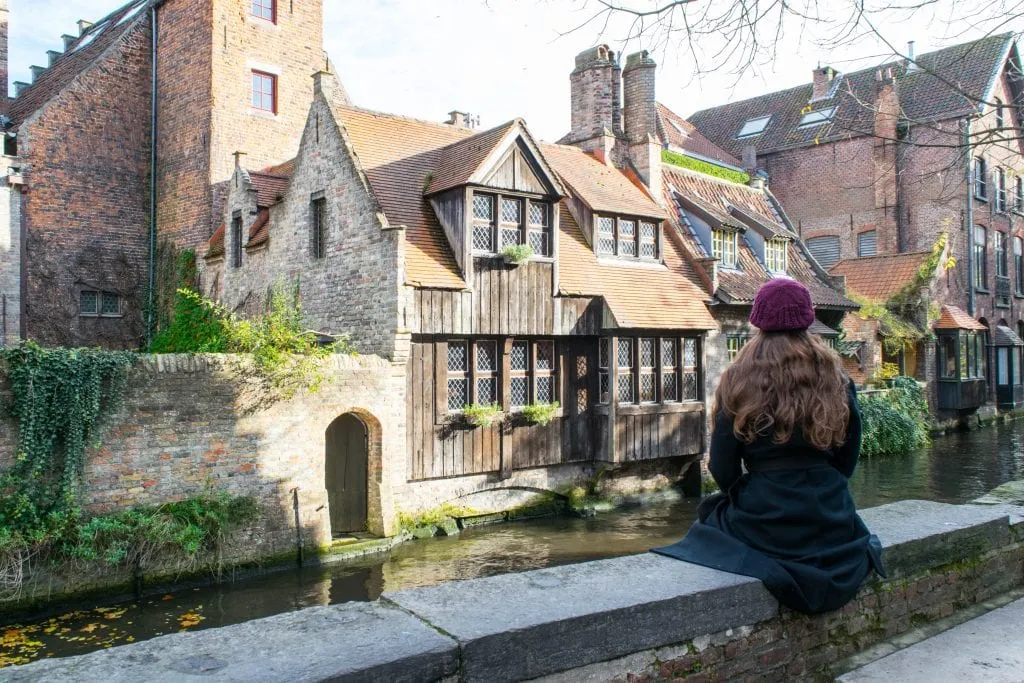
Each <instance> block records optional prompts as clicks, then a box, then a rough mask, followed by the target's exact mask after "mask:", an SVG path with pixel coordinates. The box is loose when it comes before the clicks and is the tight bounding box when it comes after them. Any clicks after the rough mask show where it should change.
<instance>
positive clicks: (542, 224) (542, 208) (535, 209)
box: [527, 202, 551, 256]
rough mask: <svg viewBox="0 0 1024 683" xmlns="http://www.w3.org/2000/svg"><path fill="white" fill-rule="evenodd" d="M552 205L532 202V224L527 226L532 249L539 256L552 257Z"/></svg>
mask: <svg viewBox="0 0 1024 683" xmlns="http://www.w3.org/2000/svg"><path fill="white" fill-rule="evenodd" d="M550 208H551V207H550V205H549V204H546V203H541V202H530V222H529V225H528V226H527V232H528V237H529V244H530V248H531V249H533V253H535V254H537V255H538V256H551V238H550V235H551V211H550Z"/></svg>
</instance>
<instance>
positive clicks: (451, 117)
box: [445, 110, 480, 130]
mask: <svg viewBox="0 0 1024 683" xmlns="http://www.w3.org/2000/svg"><path fill="white" fill-rule="evenodd" d="M445 123H447V124H448V125H449V126H453V127H455V128H468V129H470V130H472V129H473V128H476V127H477V125H478V124H479V123H480V117H479V116H473V115H472V114H470V113H469V112H468V111H458V110H452V111H450V112H448V120H447V121H445Z"/></svg>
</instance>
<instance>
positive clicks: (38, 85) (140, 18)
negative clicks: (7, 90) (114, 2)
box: [8, 0, 149, 127]
mask: <svg viewBox="0 0 1024 683" xmlns="http://www.w3.org/2000/svg"><path fill="white" fill-rule="evenodd" d="M148 3H149V0H131V2H129V3H127V4H125V5H123V6H121V7H119V8H118V9H116V10H114V11H113V12H111V13H110V14H108V15H107V16H106V17H104V18H103V19H100V20H99V21H97V22H96V23H95V24H94V25H93V26H92V27H90V28H89V29H88V30H87V31H86V32H85V33H84V34H83V35H81V36H80V37H79V38H78V40H76V41H75V42H74V43H72V44H71V46H70V47H69V48H68V49H67V51H66V52H64V54H62V55H61V56H60V57H58V58H57V61H56V62H54V63H53V65H52V66H50V67H49V68H48V69H47V70H46V71H44V72H43V73H41V74H40V75H39V77H38V78H36V79H35V81H34V82H33V83H32V85H30V86H29V87H28V88H27V89H25V90H23V91H22V92H21V94H20V95H18V96H17V97H16V98H14V99H12V100H11V101H10V105H9V107H8V115H9V116H10V117H11V119H12V120H13V122H14V126H15V127H17V126H20V125H21V123H22V122H23V121H25V120H26V119H27V118H29V117H30V116H32V115H33V114H34V113H35V112H36V111H38V110H39V109H40V108H41V107H42V106H43V105H44V104H46V103H47V102H49V101H50V100H51V99H53V98H54V97H56V96H57V95H59V94H60V93H61V92H62V91H63V90H64V89H65V88H66V87H68V85H70V84H71V82H72V81H74V79H75V78H77V77H78V76H79V75H80V74H82V73H84V72H85V71H86V70H87V69H88V68H89V67H90V66H92V65H93V64H94V63H95V62H96V61H97V60H98V59H99V58H100V56H101V55H103V54H104V53H105V52H106V51H107V48H109V47H110V46H111V45H113V44H114V43H115V42H117V40H118V39H119V38H121V36H123V35H125V33H127V32H128V31H129V30H131V28H132V27H133V26H135V25H136V24H138V23H142V22H145V21H147V19H146V18H145V17H146V13H145V12H144V11H143V10H145V8H146V6H147V5H148Z"/></svg>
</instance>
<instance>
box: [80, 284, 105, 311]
mask: <svg viewBox="0 0 1024 683" xmlns="http://www.w3.org/2000/svg"><path fill="white" fill-rule="evenodd" d="M78 312H79V313H80V314H81V315H99V313H100V293H99V292H93V291H89V290H82V292H81V293H80V294H79V295H78Z"/></svg>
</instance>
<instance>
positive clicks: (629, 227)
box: [619, 219, 636, 256]
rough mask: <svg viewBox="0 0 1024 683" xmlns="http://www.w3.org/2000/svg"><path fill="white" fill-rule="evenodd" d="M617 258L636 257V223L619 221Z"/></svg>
mask: <svg viewBox="0 0 1024 683" xmlns="http://www.w3.org/2000/svg"><path fill="white" fill-rule="evenodd" d="M619 256H636V222H635V221H627V220H622V219H619Z"/></svg>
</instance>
